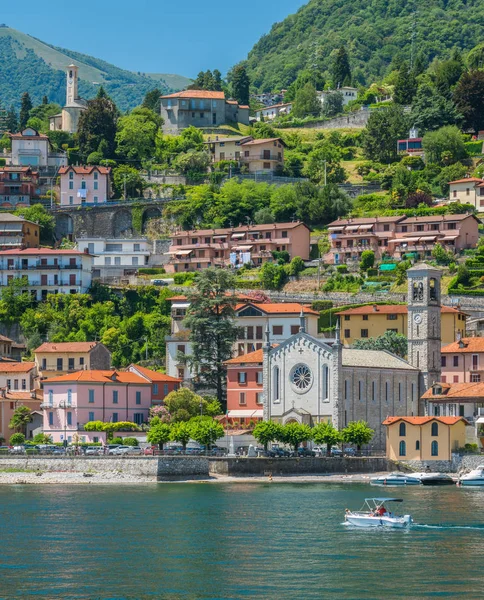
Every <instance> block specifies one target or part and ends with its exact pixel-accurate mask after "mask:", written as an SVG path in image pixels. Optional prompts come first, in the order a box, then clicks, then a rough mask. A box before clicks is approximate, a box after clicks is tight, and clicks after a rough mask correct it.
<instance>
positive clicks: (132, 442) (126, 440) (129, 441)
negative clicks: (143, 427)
mask: <svg viewBox="0 0 484 600" xmlns="http://www.w3.org/2000/svg"><path fill="white" fill-rule="evenodd" d="M123 444H124V445H125V446H138V445H139V442H138V440H137V439H136V438H134V437H125V438H124V439H123Z"/></svg>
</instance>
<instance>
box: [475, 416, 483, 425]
mask: <svg viewBox="0 0 484 600" xmlns="http://www.w3.org/2000/svg"><path fill="white" fill-rule="evenodd" d="M476 423H478V424H479V423H484V417H479V418H478V419H476Z"/></svg>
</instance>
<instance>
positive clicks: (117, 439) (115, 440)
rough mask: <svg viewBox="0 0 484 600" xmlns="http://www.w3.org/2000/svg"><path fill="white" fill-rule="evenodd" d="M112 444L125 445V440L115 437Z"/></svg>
mask: <svg viewBox="0 0 484 600" xmlns="http://www.w3.org/2000/svg"><path fill="white" fill-rule="evenodd" d="M111 443H112V444H119V445H121V446H122V445H123V438H122V437H115V438H113V439H112V440H111Z"/></svg>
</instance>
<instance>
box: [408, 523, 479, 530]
mask: <svg viewBox="0 0 484 600" xmlns="http://www.w3.org/2000/svg"><path fill="white" fill-rule="evenodd" d="M411 528H412V529H475V530H477V531H484V525H423V524H420V523H412V525H411Z"/></svg>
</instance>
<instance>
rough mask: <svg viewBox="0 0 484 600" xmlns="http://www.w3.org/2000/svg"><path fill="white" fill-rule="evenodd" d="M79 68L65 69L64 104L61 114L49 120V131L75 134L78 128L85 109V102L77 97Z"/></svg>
mask: <svg viewBox="0 0 484 600" xmlns="http://www.w3.org/2000/svg"><path fill="white" fill-rule="evenodd" d="M78 71H79V68H78V67H77V66H76V65H69V66H68V67H67V69H66V76H67V89H66V104H65V106H64V108H63V109H62V112H61V113H59V114H57V115H53V116H52V117H50V119H49V128H50V130H51V131H68V132H69V133H77V129H78V127H79V117H80V116H81V114H82V112H83V111H85V110H86V109H87V102H86V100H84V99H83V98H80V97H79V89H78V88H79V72H78Z"/></svg>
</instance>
